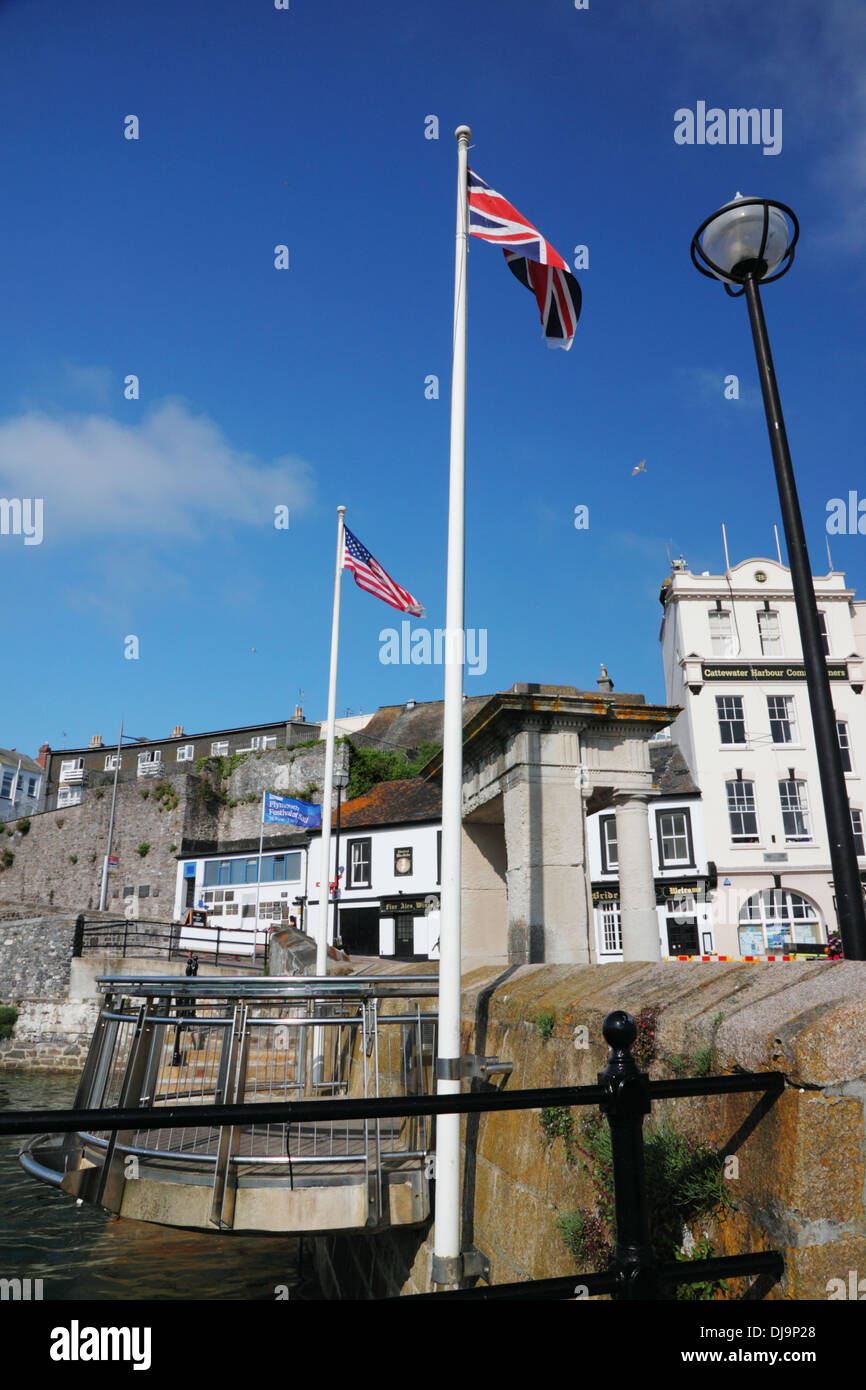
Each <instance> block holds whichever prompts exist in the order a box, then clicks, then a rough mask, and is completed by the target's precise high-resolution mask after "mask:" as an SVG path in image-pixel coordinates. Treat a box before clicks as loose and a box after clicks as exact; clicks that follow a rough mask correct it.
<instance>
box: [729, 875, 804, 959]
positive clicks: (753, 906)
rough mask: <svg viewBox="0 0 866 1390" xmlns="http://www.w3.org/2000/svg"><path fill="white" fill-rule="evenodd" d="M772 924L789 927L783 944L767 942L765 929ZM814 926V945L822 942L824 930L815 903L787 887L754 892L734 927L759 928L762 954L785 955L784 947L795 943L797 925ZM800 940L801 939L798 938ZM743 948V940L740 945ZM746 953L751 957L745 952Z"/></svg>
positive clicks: (744, 905)
mask: <svg viewBox="0 0 866 1390" xmlns="http://www.w3.org/2000/svg"><path fill="white" fill-rule="evenodd" d="M774 922H782V923H785V924H787V925H789V926H790V930H791V936H790V938H789V939H788V940H787V941H785V940H782V941H768V939H767V929H768V927H770V928H772V924H773V923H774ZM806 923H808V924H809V925H814V926H815V927H816V929H817V930H816V931H815V933H814V937H812V938H811V939H813V940H815V941H816V942H822V941H824V940H825V939H826V938H825V934H824V927H823V924H822V922H821V914H820V912H819V911H818V908H817V907H816V906H815V904H814V903H812V902H810V900H809V899H808V898H807V897H805V895H804V894H802V893H795V892H793V891H792V890H791V889H789V888H763V889H761V890H760V891H759V892H757V893H753V894H752V895H751V897H750V898H749V899H748V901H747V902H745V903H744V904H743V906H742V907H741V909H740V913H739V917H738V922H737V926H738V928H739V929H742V928H744V927H745V928H751V929H752V930H754V929H755V928H756V927H759V928H760V930H761V936H762V938H763V944H764V951H765V952H766V953H767V954H773V955H775V954H778V953H780V952H781V953H782V954H783V955H784V954H785V947H786V945H790V944H791V943H792V942H794V941H796V940H797V934H796V932H797V926H798V925H804V924H806ZM800 939H801V940H803V937H801V938H800ZM740 945H741V947H742V941H741V942H740ZM747 954H752V953H751V952H747Z"/></svg>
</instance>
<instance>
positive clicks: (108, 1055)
mask: <svg viewBox="0 0 866 1390" xmlns="http://www.w3.org/2000/svg"><path fill="white" fill-rule="evenodd" d="M99 983H100V987H101V989H102V990H103V991H104V992H105V1002H104V1006H103V1008H102V1011H101V1014H100V1018H99V1021H98V1023H97V1026H96V1030H95V1033H94V1036H93V1040H92V1042H91V1047H90V1052H89V1054H88V1057H87V1061H86V1063H85V1067H84V1072H83V1075H82V1078H81V1082H80V1084H79V1089H78V1094H77V1095H76V1099H75V1110H76V1111H77V1112H78V1113H79V1114H80V1115H81V1117H82V1119H81V1124H80V1125H79V1126H76V1128H75V1130H74V1131H73V1133H74V1135H75V1138H74V1139H73V1140H72V1141H70V1142H68V1143H67V1145H66V1153H65V1155H64V1159H63V1164H62V1168H63V1172H64V1173H66V1172H68V1171H69V1170H70V1168H79V1169H80V1168H83V1167H84V1166H85V1165H86V1166H87V1167H88V1168H89V1167H90V1166H91V1165H93V1166H95V1167H96V1168H97V1169H98V1170H99V1172H98V1174H96V1175H93V1176H90V1177H89V1178H88V1184H87V1193H86V1195H87V1196H88V1197H90V1198H91V1199H92V1200H95V1201H96V1202H97V1203H98V1204H99V1205H101V1206H104V1207H106V1208H107V1209H108V1210H111V1211H120V1210H121V1208H122V1204H123V1194H124V1184H125V1180H126V1178H127V1177H128V1176H130V1175H131V1174H134V1176H136V1177H139V1176H141V1173H140V1171H139V1169H130V1167H129V1160H130V1159H131V1158H133V1159H135V1160H138V1163H139V1165H143V1167H144V1169H146V1170H147V1171H149V1172H156V1171H159V1172H160V1173H162V1175H163V1176H164V1177H168V1176H169V1173H171V1174H173V1177H171V1178H170V1180H173V1181H179V1182H183V1181H189V1182H194V1183H198V1184H200V1183H201V1182H202V1181H206V1182H208V1183H210V1185H211V1190H212V1198H211V1203H210V1214H209V1220H210V1222H211V1223H212V1224H213V1225H214V1226H217V1227H219V1228H221V1229H227V1228H231V1227H232V1226H233V1224H234V1209H235V1200H236V1194H237V1190H238V1186H239V1184H246V1185H248V1186H254V1185H257V1184H258V1185H261V1184H262V1183H270V1184H271V1185H273V1183H274V1182H275V1181H276V1182H278V1183H279V1182H280V1181H282V1182H283V1183H285V1184H286V1185H288V1186H290V1187H293V1188H294V1187H300V1186H315V1185H317V1184H318V1185H327V1184H334V1183H336V1184H343V1185H346V1184H354V1185H358V1184H362V1185H364V1186H365V1187H366V1191H367V1206H366V1212H367V1216H366V1225H367V1226H369V1227H375V1226H378V1225H380V1224H382V1223H385V1224H387V1220H388V1192H387V1185H388V1181H389V1178H388V1175H389V1173H392V1172H395V1171H396V1170H398V1169H400V1170H403V1171H404V1173H405V1171H406V1170H407V1169H408V1170H411V1171H416V1172H420V1171H421V1170H422V1169H423V1166H424V1160H425V1157H426V1155H427V1154H428V1153H429V1151H430V1149H431V1147H432V1136H431V1131H432V1123H431V1121H430V1120H429V1118H428V1117H425V1116H419V1115H399V1114H396V1115H392V1116H389V1117H387V1118H385V1117H379V1116H376V1117H370V1116H367V1117H364V1118H358V1117H354V1116H348V1115H344V1116H341V1117H340V1118H339V1119H335V1118H334V1117H333V1116H330V1115H328V1116H325V1115H324V1114H323V1112H322V1110H321V1108H320V1107H321V1105H322V1104H323V1099H324V1098H333V1097H337V1096H339V1097H349V1096H357V1097H358V1098H359V1099H360V1100H363V1099H365V1098H377V1097H378V1098H383V1099H390V1100H392V1101H395V1102H397V1105H398V1110H399V1106H400V1104H405V1101H406V1098H407V1097H410V1096H417V1095H420V1094H423V1093H424V1091H425V1090H426V1089H427V1088H428V1087H429V1086H431V1085H432V1069H433V1062H434V1057H435V1036H436V1014H435V1013H430V1012H425V1006H426V1005H427V1004H428V1001H429V1000H431V999H432V1000H433V1001H434V1008H435V999H436V995H437V986H436V981H435V979H430V977H426V976H419V977H398V978H397V979H395V980H391V979H387V978H376V977H372V976H371V977H364V978H357V977H356V978H339V977H337V978H332V979H327V980H321V979H312V978H304V977H267V978H265V979H264V980H255V981H253V980H250V979H239V978H222V979H219V978H207V979H205V978H202V977H198V978H178V979H171V980H168V979H159V980H157V979H147V978H136V977H133V976H122V977H118V976H114V977H106V978H104V979H102V980H100V982H99ZM314 1051H315V1053H316V1057H315V1058H314ZM321 1055H324V1069H323V1070H319V1069H314V1061H315V1060H317V1059H318V1057H319V1056H321ZM314 1072H315V1077H318V1076H319V1075H322V1076H323V1077H324V1078H325V1079H323V1080H316V1079H314ZM287 1100H295V1101H308V1102H309V1103H310V1104H311V1105H312V1110H311V1111H310V1113H308V1114H306V1115H305V1116H304V1117H303V1120H302V1121H298V1122H296V1121H295V1120H294V1118H293V1117H291V1116H289V1115H287V1114H286V1113H281V1114H280V1115H279V1117H273V1118H272V1117H271V1116H270V1115H263V1114H262V1109H263V1106H264V1107H265V1108H268V1107H272V1106H273V1105H274V1104H281V1105H283V1106H284V1105H285V1102H286V1101H287ZM215 1107H216V1109H217V1110H227V1109H228V1110H231V1111H232V1113H233V1114H234V1115H235V1117H236V1119H235V1120H234V1121H233V1122H232V1123H228V1124H220V1123H218V1122H214V1121H213V1120H212V1118H211V1115H209V1113H208V1112H213V1111H214V1108H215ZM128 1112H134V1118H132V1119H131V1120H130V1122H129V1123H127V1120H126V1114H127V1113H128ZM46 1120H47V1117H46ZM64 1130H65V1132H67V1133H68V1132H69V1130H68V1128H67V1127H65V1126H62V1127H60V1130H58V1129H57V1127H54V1126H52V1124H51V1123H46V1125H45V1127H44V1130H43V1131H42V1132H43V1133H52V1132H62V1131H64ZM29 1132H32V1131H29ZM25 1160H26V1155H25ZM25 1166H28V1163H27V1162H26V1161H25ZM30 1166H31V1170H32V1171H34V1172H36V1175H37V1176H40V1177H45V1176H46V1174H45V1172H44V1171H43V1172H39V1171H38V1168H39V1166H40V1163H39V1160H38V1159H36V1158H34V1161H33V1163H32V1164H31V1165H30ZM59 1168H60V1165H59V1164H58V1169H59ZM58 1185H60V1184H58Z"/></svg>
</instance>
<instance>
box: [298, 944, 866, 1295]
mask: <svg viewBox="0 0 866 1390" xmlns="http://www.w3.org/2000/svg"><path fill="white" fill-rule="evenodd" d="M650 1006H656V1007H657V1008H659V1009H660V1010H661V1012H660V1013H659V1016H658V1025H657V1033H656V1058H655V1060H654V1061H653V1063H652V1065H651V1067H650V1074H651V1075H652V1076H654V1077H669V1076H672V1075H676V1074H680V1073H682V1074H685V1075H691V1074H693V1059H694V1056H695V1054H696V1053H698V1052H699V1051H700V1049H701V1048H706V1047H709V1048H711V1049H712V1052H711V1056H712V1064H711V1069H712V1072H713V1073H731V1072H734V1071H736V1070H738V1069H742V1070H749V1071H752V1070H754V1071H780V1072H783V1073H784V1075H785V1078H786V1082H787V1085H786V1089H785V1091H784V1092H783V1094H781V1095H780V1096H779V1097H777V1098H776V1099H774V1100H773V1101H772V1102H771V1103H768V1102H767V1100H765V1099H763V1100H762V1098H761V1096H759V1095H729V1096H714V1097H703V1098H683V1099H678V1100H669V1101H663V1102H656V1103H655V1104H654V1106H653V1118H654V1120H656V1119H658V1118H661V1117H666V1118H667V1119H668V1120H669V1122H670V1124H671V1125H672V1126H673V1127H674V1128H675V1129H676V1130H678V1131H680V1132H681V1133H683V1134H686V1135H690V1136H692V1137H694V1138H696V1139H698V1140H701V1141H703V1142H704V1143H706V1144H709V1145H711V1146H712V1147H713V1148H714V1149H716V1150H717V1151H718V1152H719V1153H721V1154H724V1155H730V1156H733V1157H735V1158H736V1159H737V1165H736V1171H737V1176H736V1177H735V1178H734V1177H731V1179H730V1180H729V1181H728V1183H727V1185H726V1191H728V1194H729V1198H730V1201H731V1202H732V1203H733V1204H734V1206H733V1208H732V1209H728V1210H727V1211H724V1212H722V1213H720V1215H719V1217H717V1218H712V1217H709V1218H707V1219H706V1220H705V1221H703V1222H702V1223H700V1224H699V1225H698V1226H697V1227H695V1228H694V1229H693V1230H692V1231H691V1235H692V1237H693V1238H695V1239H700V1238H701V1237H702V1236H704V1235H706V1236H707V1238H708V1239H709V1240H710V1241H711V1244H712V1247H713V1250H714V1253H716V1254H734V1253H741V1252H743V1251H746V1250H752V1251H757V1250H768V1249H778V1250H780V1251H781V1252H782V1254H783V1255H784V1258H785V1274H784V1276H783V1278H782V1281H781V1283H780V1284H776V1285H774V1286H769V1284H768V1283H765V1284H762V1285H760V1286H758V1288H757V1290H755V1289H753V1292H752V1295H751V1296H752V1297H754V1296H756V1292H757V1296H765V1297H768V1298H770V1299H780V1298H781V1299H798V1300H799V1299H825V1298H827V1296H828V1292H827V1283H828V1280H830V1279H834V1278H838V1279H842V1280H843V1281H847V1278H848V1271H849V1270H851V1269H857V1270H859V1271H860V1274H861V1276H862V1275H863V1274H864V1273H866V965H863V964H860V963H857V962H845V963H839V964H833V963H830V962H809V963H807V962H791V963H787V964H781V963H780V964H772V965H771V964H764V965H760V964H730V965H726V964H705V965H674V964H669V965H640V964H636V963H635V964H619V965H606V966H594V967H593V966H589V967H587V966H574V967H570V966H558V967H553V966H522V967H516V968H513V969H512V970H502V969H501V968H499V969H497V970H491V969H487V970H482V969H478V970H476V971H474V972H473V973H472V974H470V975H469V976H467V977H465V978H464V994H463V1051H464V1052H467V1053H471V1052H479V1053H483V1054H486V1055H497V1056H499V1057H501V1058H503V1059H505V1060H508V1061H512V1062H513V1063H514V1071H513V1073H512V1075H511V1076H510V1077H509V1078H508V1079H507V1081H506V1082H505V1083H504V1084H505V1085H506V1086H507V1088H509V1089H518V1088H522V1087H539V1086H549V1085H571V1084H578V1085H582V1084H594V1083H595V1081H596V1074H597V1072H598V1071H600V1070H602V1069H603V1068H604V1066H605V1065H606V1060H607V1047H606V1045H605V1044H604V1042H603V1040H602V1036H601V1025H602V1020H603V1018H604V1016H605V1014H607V1013H609V1012H611V1011H612V1010H613V1009H617V1008H624V1009H627V1010H628V1012H629V1013H631V1014H633V1015H635V1016H637V1015H639V1014H640V1012H641V1010H643V1009H645V1008H648V1007H650ZM545 1013H546V1014H553V1016H554V1024H553V1033H552V1036H551V1037H550V1038H549V1039H548V1040H546V1041H545V1040H544V1039H543V1038H542V1036H541V1035H540V1033H539V1030H538V1028H537V1026H536V1020H537V1019H538V1016H539V1014H545ZM582 1028H586V1029H587V1030H588V1037H589V1040H590V1045H589V1046H588V1047H583V1046H581V1045H580V1044H581V1043H582V1040H583V1035H582V1033H580V1032H577V1033H576V1032H575V1030H576V1029H578V1030H579V1029H582ZM686 1059H689V1060H688V1061H687V1060H686ZM581 1113H582V1112H581V1111H580V1110H578V1111H575V1112H573V1114H574V1117H575V1121H576V1122H579V1119H580V1116H581ZM463 1133H464V1143H465V1149H464V1163H463V1177H462V1183H463V1192H462V1195H463V1203H462V1205H463V1247H464V1248H467V1247H470V1246H473V1245H474V1246H475V1247H477V1248H478V1249H479V1250H481V1251H482V1252H483V1253H484V1254H485V1255H486V1256H487V1257H488V1258H489V1260H490V1266H491V1279H492V1282H493V1283H507V1282H510V1281H516V1280H527V1279H540V1278H548V1277H554V1276H557V1275H569V1274H572V1273H576V1272H579V1271H578V1270H577V1267H576V1265H575V1263H574V1260H573V1259H572V1257H571V1256H570V1255H569V1254H568V1252H567V1250H566V1248H565V1245H564V1243H563V1239H562V1235H561V1233H560V1231H559V1230H558V1229H557V1225H556V1222H557V1218H558V1217H559V1216H561V1215H563V1214H565V1213H567V1212H571V1211H574V1210H576V1209H579V1208H581V1207H586V1206H589V1205H591V1202H592V1192H591V1188H590V1185H589V1178H588V1175H587V1174H586V1173H585V1172H583V1171H582V1167H583V1160H582V1159H581V1157H580V1155H578V1156H577V1161H576V1162H574V1163H572V1164H569V1163H568V1162H567V1161H566V1157H565V1152H564V1143H563V1140H562V1138H556V1139H554V1141H553V1142H552V1143H550V1144H548V1142H547V1141H546V1139H545V1136H544V1134H543V1132H542V1129H541V1126H540V1122H539V1115H538V1113H537V1112H535V1113H533V1112H529V1111H512V1112H501V1113H499V1114H490V1115H486V1116H484V1117H475V1116H468V1117H467V1118H466V1120H465V1121H464V1125H463ZM344 1241H345V1238H342V1239H341V1240H338V1239H334V1238H332V1239H330V1240H329V1241H326V1242H324V1243H322V1245H321V1248H320V1249H318V1264H319V1272H320V1274H321V1276H322V1277H323V1278H326V1279H328V1280H329V1281H330V1283H329V1287H330V1288H331V1292H332V1296H336V1295H335V1290H336V1289H337V1288H338V1287H339V1291H340V1293H341V1294H342V1296H346V1295H347V1294H348V1296H356V1297H364V1296H368V1295H366V1294H365V1289H369V1288H373V1287H376V1288H378V1289H379V1290H381V1289H382V1288H383V1287H385V1286H386V1285H387V1286H389V1287H390V1289H391V1291H396V1290H395V1289H394V1285H395V1284H396V1283H399V1281H400V1279H401V1278H402V1285H401V1287H402V1291H403V1292H404V1293H413V1292H424V1291H428V1290H429V1289H430V1288H431V1284H430V1268H431V1255H432V1234H431V1235H430V1237H429V1238H428V1239H427V1240H426V1241H425V1242H424V1243H423V1244H421V1245H420V1247H419V1248H418V1249H417V1251H416V1252H413V1251H412V1250H411V1249H410V1248H409V1246H408V1245H407V1242H406V1238H405V1235H401V1237H400V1240H399V1241H396V1240H394V1239H392V1238H391V1237H389V1236H382V1237H379V1238H378V1244H377V1243H376V1239H375V1238H373V1239H370V1240H368V1241H367V1242H365V1243H364V1245H363V1249H362V1250H359V1251H356V1252H355V1254H354V1255H353V1256H352V1257H351V1258H349V1256H348V1255H347V1253H346V1251H345V1250H344V1249H343V1248H342V1246H343V1243H344ZM377 1251H378V1254H377ZM359 1269H363V1271H364V1278H363V1279H361V1280H359V1279H358V1277H357V1274H358V1271H359ZM341 1270H345V1271H346V1278H345V1280H343V1281H342V1283H341V1281H340V1278H339V1274H338V1272H339V1271H341ZM350 1270H352V1271H354V1274H353V1276H352V1280H351V1281H350V1280H349V1271H350ZM754 1282H755V1281H753V1280H739V1281H729V1285H728V1295H727V1296H728V1297H741V1296H742V1295H743V1291H744V1290H745V1288H746V1287H747V1286H748V1285H754Z"/></svg>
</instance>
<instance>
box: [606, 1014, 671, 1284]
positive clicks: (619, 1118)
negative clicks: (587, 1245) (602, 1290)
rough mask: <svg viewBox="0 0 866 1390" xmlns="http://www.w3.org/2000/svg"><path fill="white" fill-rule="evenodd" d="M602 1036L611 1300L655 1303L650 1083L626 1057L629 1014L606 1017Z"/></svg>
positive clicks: (633, 1028)
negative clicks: (646, 1144) (647, 1118)
mask: <svg viewBox="0 0 866 1390" xmlns="http://www.w3.org/2000/svg"><path fill="white" fill-rule="evenodd" d="M602 1032H603V1033H604V1038H605V1042H606V1043H607V1044H608V1046H609V1047H610V1049H611V1053H610V1057H609V1058H608V1063H607V1067H606V1068H605V1070H604V1071H600V1072H599V1073H598V1083H599V1085H600V1086H603V1087H604V1088H605V1097H604V1100H602V1101H601V1102H600V1104H599V1109H600V1110H601V1112H602V1114H603V1115H605V1116H606V1118H607V1121H608V1124H609V1125H610V1141H611V1155H612V1159H613V1187H614V1210H615V1215H616V1249H615V1251H614V1259H613V1272H614V1273H615V1274H616V1277H617V1281H618V1288H617V1291H616V1293H614V1294H613V1298H614V1299H615V1300H620V1301H631V1300H634V1299H657V1298H661V1297H662V1296H663V1294H662V1290H661V1286H660V1282H659V1278H658V1268H657V1261H656V1258H655V1255H654V1254H653V1249H652V1242H651V1239H650V1229H649V1210H648V1207H647V1199H646V1178H645V1174H644V1152H643V1118H644V1115H648V1114H649V1113H650V1109H651V1106H652V1102H651V1100H650V1091H649V1077H648V1076H647V1074H646V1072H642V1071H639V1070H638V1065H637V1062H636V1061H635V1060H634V1058H633V1057H632V1055H631V1048H632V1044H633V1043H634V1040H635V1038H636V1037H637V1024H636V1023H635V1021H634V1019H633V1018H632V1016H631V1014H627V1013H625V1012H624V1011H623V1010H622V1009H617V1010H616V1012H615V1013H612V1014H608V1015H607V1017H606V1019H605V1020H604V1024H603V1025H602Z"/></svg>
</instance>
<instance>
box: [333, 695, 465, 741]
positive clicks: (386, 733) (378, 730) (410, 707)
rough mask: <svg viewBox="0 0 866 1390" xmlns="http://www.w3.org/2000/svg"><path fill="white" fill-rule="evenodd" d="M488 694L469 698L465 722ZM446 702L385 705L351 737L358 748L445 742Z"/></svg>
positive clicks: (427, 701)
mask: <svg viewBox="0 0 866 1390" xmlns="http://www.w3.org/2000/svg"><path fill="white" fill-rule="evenodd" d="M489 699H490V696H489V695H469V696H468V697H467V698H466V699H465V700H464V701H463V723H464V724H465V723H466V721H467V720H469V719H471V718H472V716H473V715H474V714H476V713H477V711H478V710H480V709H481V707H482V705H485V704H486V703H487V701H488V700H489ZM444 708H445V703H444V701H443V700H421V701H417V702H416V701H414V700H407V701H406V703H405V704H402V705H383V706H382V707H381V709H378V710H377V711H376V713H375V714H374V715H373V718H372V719H371V720H370V722H369V723H368V724H366V725H365V727H364V728H363V729H361V730H359V731H358V732H357V733H355V734H352V735H351V738H352V742H353V743H356V744H357V745H358V746H359V747H371V748H383V749H385V751H389V750H390V749H392V748H394V749H397V748H406V749H415V748H419V747H420V746H421V744H422V743H441V742H442V720H443V714H444Z"/></svg>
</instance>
